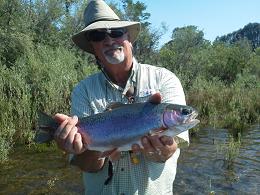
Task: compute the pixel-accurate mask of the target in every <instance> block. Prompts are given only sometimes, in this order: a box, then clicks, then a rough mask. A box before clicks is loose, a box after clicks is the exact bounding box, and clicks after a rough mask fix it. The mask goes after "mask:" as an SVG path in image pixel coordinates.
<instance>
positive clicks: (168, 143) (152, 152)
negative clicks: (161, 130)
mask: <svg viewBox="0 0 260 195" xmlns="http://www.w3.org/2000/svg"><path fill="white" fill-rule="evenodd" d="M142 145H143V148H141V147H140V146H139V145H138V144H134V145H133V146H132V150H133V152H140V151H141V152H143V154H144V155H145V157H146V158H147V159H149V160H152V161H155V162H165V161H166V160H168V159H169V158H170V157H171V156H172V155H173V154H174V152H175V151H176V149H177V143H176V142H175V141H174V139H173V138H172V137H169V136H165V135H163V136H161V137H160V136H159V135H151V136H144V137H143V138H142Z"/></svg>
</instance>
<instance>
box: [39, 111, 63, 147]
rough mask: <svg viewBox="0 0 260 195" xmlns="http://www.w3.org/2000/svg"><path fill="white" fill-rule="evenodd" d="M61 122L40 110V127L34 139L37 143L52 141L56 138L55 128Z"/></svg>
mask: <svg viewBox="0 0 260 195" xmlns="http://www.w3.org/2000/svg"><path fill="white" fill-rule="evenodd" d="M58 127H59V124H58V123H57V122H56V121H55V120H54V119H53V118H52V117H51V116H49V115H47V114H46V113H44V112H41V111H39V112H38V128H37V130H36V135H35V138H34V141H35V142H37V143H45V142H50V141H51V140H53V139H54V133H55V130H56V129H57V128H58Z"/></svg>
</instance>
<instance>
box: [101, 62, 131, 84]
mask: <svg viewBox="0 0 260 195" xmlns="http://www.w3.org/2000/svg"><path fill="white" fill-rule="evenodd" d="M124 63H125V62H124ZM130 63H131V64H129V65H126V64H109V65H107V66H103V70H104V71H105V72H106V74H107V75H108V77H109V78H110V80H111V81H112V82H113V83H115V84H117V85H118V86H120V87H124V86H125V85H126V83H127V80H128V78H129V76H130V74H131V70H132V67H133V61H131V62H130Z"/></svg>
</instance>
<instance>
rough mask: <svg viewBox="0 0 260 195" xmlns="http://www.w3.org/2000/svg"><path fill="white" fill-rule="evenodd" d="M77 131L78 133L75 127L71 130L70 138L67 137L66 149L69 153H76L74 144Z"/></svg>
mask: <svg viewBox="0 0 260 195" xmlns="http://www.w3.org/2000/svg"><path fill="white" fill-rule="evenodd" d="M77 131H78V129H77V127H75V126H74V127H73V128H72V129H71V130H70V132H69V134H68V136H67V137H66V141H65V144H64V148H65V150H66V151H68V152H73V151H74V148H73V147H74V146H73V144H74V139H75V135H76V133H77Z"/></svg>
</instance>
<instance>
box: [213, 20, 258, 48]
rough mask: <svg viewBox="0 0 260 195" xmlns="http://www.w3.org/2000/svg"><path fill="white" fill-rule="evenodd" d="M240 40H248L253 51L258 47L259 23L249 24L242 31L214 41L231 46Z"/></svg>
mask: <svg viewBox="0 0 260 195" xmlns="http://www.w3.org/2000/svg"><path fill="white" fill-rule="evenodd" d="M242 39H247V40H249V42H250V43H251V45H252V49H253V50H255V49H256V48H257V47H260V23H249V24H247V25H246V26H244V28H242V29H239V30H237V31H234V32H232V33H229V34H227V35H224V36H221V37H217V39H216V41H222V42H225V43H230V44H232V43H235V42H237V41H239V40H242Z"/></svg>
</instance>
